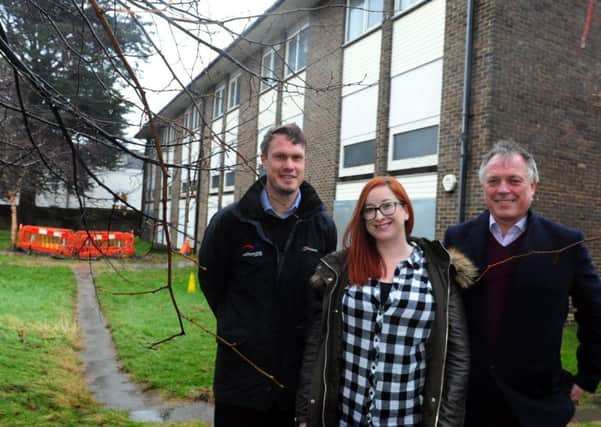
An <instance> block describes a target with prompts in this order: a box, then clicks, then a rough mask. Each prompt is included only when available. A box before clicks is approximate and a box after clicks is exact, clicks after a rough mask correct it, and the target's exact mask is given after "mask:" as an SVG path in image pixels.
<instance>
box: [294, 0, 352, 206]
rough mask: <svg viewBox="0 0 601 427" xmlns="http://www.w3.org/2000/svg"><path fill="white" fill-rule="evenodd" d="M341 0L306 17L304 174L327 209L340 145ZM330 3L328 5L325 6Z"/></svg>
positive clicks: (333, 190) (334, 190) (325, 3)
mask: <svg viewBox="0 0 601 427" xmlns="http://www.w3.org/2000/svg"><path fill="white" fill-rule="evenodd" d="M341 5H344V1H343V0H339V1H327V2H323V3H322V5H321V6H325V7H321V8H317V9H316V10H315V11H314V12H313V13H312V14H311V18H310V25H311V28H310V32H309V50H308V57H307V74H306V75H307V77H306V80H307V81H306V88H305V113H304V119H303V120H304V122H303V128H304V132H305V135H306V137H307V168H306V173H305V178H306V180H307V181H308V182H310V183H311V184H312V185H313V186H314V187H315V189H316V190H317V192H318V194H319V196H320V198H321V200H323V202H324V203H325V204H326V205H327V207H328V210H329V211H330V213H331V212H332V207H333V203H334V196H335V192H336V176H337V175H338V158H339V157H338V152H339V148H340V142H339V141H340V96H341V86H340V85H341V82H342V49H341V47H342V44H343V42H344V17H345V13H344V8H342V7H340V6H341ZM328 6H330V7H328Z"/></svg>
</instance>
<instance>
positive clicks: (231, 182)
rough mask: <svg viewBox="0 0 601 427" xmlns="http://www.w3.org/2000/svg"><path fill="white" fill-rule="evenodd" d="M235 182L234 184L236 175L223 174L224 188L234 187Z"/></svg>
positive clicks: (230, 173)
mask: <svg viewBox="0 0 601 427" xmlns="http://www.w3.org/2000/svg"><path fill="white" fill-rule="evenodd" d="M235 182H236V175H235V174H234V172H227V173H226V174H225V186H226V187H230V186H232V185H234V183H235Z"/></svg>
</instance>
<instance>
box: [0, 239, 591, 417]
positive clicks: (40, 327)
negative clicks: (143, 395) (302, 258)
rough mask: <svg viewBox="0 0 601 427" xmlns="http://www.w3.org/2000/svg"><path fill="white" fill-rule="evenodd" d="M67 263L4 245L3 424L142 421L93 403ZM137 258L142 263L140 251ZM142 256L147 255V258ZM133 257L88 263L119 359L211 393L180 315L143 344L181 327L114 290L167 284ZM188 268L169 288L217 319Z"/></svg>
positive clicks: (195, 338)
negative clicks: (192, 284)
mask: <svg viewBox="0 0 601 427" xmlns="http://www.w3.org/2000/svg"><path fill="white" fill-rule="evenodd" d="M6 247H8V232H7V231H2V230H0V250H2V249H5V248H6ZM139 247H140V248H141V249H142V250H144V249H145V248H144V246H139ZM147 248H148V247H146V249H147ZM174 259H175V260H177V259H178V258H177V257H175V258H174ZM72 262H73V261H68V260H56V259H52V258H49V257H43V256H40V257H36V256H23V255H21V256H14V255H12V254H10V253H8V252H4V253H0V272H1V273H0V348H2V350H1V351H0V425H10V426H29V425H36V426H37V425H41V426H44V425H47V426H55V425H77V426H87V425H90V426H92V425H110V426H130V425H131V426H136V425H143V424H138V423H134V422H131V421H128V420H127V418H126V416H125V414H124V413H119V412H114V411H106V410H102V409H100V408H98V406H97V405H96V404H95V403H94V402H93V401H92V399H91V397H90V395H89V393H88V391H87V389H86V387H85V383H84V380H83V377H82V373H81V361H80V359H79V355H78V350H79V341H78V337H77V329H76V325H75V323H74V320H73V318H74V298H75V282H74V277H73V274H72V272H71V269H70V265H71V263H72ZM134 262H138V263H139V262H140V259H137V260H134ZM143 262H144V264H146V259H144V260H143ZM129 263H131V261H127V260H120V261H119V263H118V268H119V271H118V272H114V271H110V268H107V267H106V265H104V264H102V262H101V261H96V262H94V268H95V270H96V271H97V272H99V273H98V275H97V276H96V283H97V286H98V293H99V298H100V301H101V305H102V308H103V311H104V313H105V314H106V316H107V320H108V322H109V324H110V327H111V330H112V333H113V339H114V341H115V345H116V347H117V351H118V354H119V358H120V361H121V363H122V366H123V367H124V369H125V370H126V371H128V372H130V373H131V375H132V377H133V378H134V379H135V380H136V381H139V382H141V383H145V384H147V386H148V388H152V389H155V390H158V391H160V392H162V393H164V394H165V395H168V396H171V397H181V398H192V399H196V398H200V399H205V400H206V399H209V400H210V398H211V392H210V388H211V380H212V376H213V363H214V357H215V348H216V345H215V340H214V338H213V337H212V336H211V335H209V334H207V333H205V332H203V331H201V330H199V329H197V328H196V327H195V326H193V325H191V324H189V323H187V322H186V321H184V327H185V329H186V335H185V336H182V337H177V338H175V339H174V340H172V341H170V342H167V343H164V344H161V345H160V346H158V347H157V348H156V349H149V348H148V345H149V344H150V343H152V342H156V341H159V340H161V339H164V338H166V337H168V336H171V335H173V334H175V333H177V332H178V331H179V325H178V322H177V317H176V315H175V311H174V308H173V306H172V304H171V300H170V297H169V295H168V293H167V292H166V291H161V292H158V293H156V294H147V295H137V296H126V295H114V294H113V293H114V292H139V291H148V290H152V289H155V288H158V287H160V286H163V285H164V284H165V282H166V268H164V266H163V265H164V264H163V265H162V266H161V268H159V269H148V268H146V269H142V270H139V269H137V270H133V269H130V270H128V268H129ZM40 264H43V265H44V267H39V266H38V265H40ZM191 272H193V273H194V269H193V268H192V267H188V268H179V269H174V276H173V284H174V291H175V294H176V299H177V302H178V304H179V307H180V310H181V311H182V312H184V313H186V314H187V315H188V316H190V317H192V318H193V319H195V320H196V321H197V322H199V323H201V324H202V325H204V326H206V327H207V328H208V329H210V330H213V331H214V330H215V321H214V318H213V316H212V314H211V311H210V309H209V308H208V306H207V304H206V302H205V301H204V298H203V296H202V293H201V292H200V291H199V290H198V289H197V292H195V293H187V285H188V278H189V274H190V273H191ZM197 286H198V284H197ZM575 335H576V334H575V328H574V327H568V328H566V329H565V333H564V341H563V348H562V360H563V364H564V366H565V367H566V368H567V369H568V370H570V371H572V372H574V371H575V368H576V360H575V348H576V337H575ZM598 391H599V392H601V387H600V388H599V390H598ZM589 400H590V399H589ZM583 404H586V400H585V402H583ZM145 425H148V424H145ZM178 425H196V426H198V425H199V424H198V423H196V424H194V423H188V424H178ZM570 426H571V427H599V426H601V424H599V423H583V424H571V425H570Z"/></svg>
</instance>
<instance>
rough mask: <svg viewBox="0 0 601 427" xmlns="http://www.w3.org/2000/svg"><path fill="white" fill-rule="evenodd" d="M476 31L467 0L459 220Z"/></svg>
mask: <svg viewBox="0 0 601 427" xmlns="http://www.w3.org/2000/svg"><path fill="white" fill-rule="evenodd" d="M473 33H474V0H467V21H466V24H465V60H464V66H463V102H462V112H461V157H460V159H459V213H458V218H457V222H458V223H462V222H464V221H465V192H466V190H465V188H466V182H465V181H466V177H467V161H468V135H469V114H470V103H471V94H472V56H473V55H472V39H473V35H474V34H473Z"/></svg>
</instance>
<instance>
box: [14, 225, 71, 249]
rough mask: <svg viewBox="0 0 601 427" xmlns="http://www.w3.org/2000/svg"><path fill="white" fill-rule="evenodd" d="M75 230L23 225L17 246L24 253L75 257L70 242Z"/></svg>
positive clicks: (20, 228)
mask: <svg viewBox="0 0 601 427" xmlns="http://www.w3.org/2000/svg"><path fill="white" fill-rule="evenodd" d="M72 240H73V230H69V229H66V228H55V227H40V226H37V225H21V226H20V227H19V240H18V242H17V246H18V247H19V248H20V249H22V250H24V251H28V252H29V251H34V252H42V253H47V254H52V255H61V256H69V257H70V256H73V255H74V253H73V251H72V248H71V246H70V245H69V242H70V241H72Z"/></svg>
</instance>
